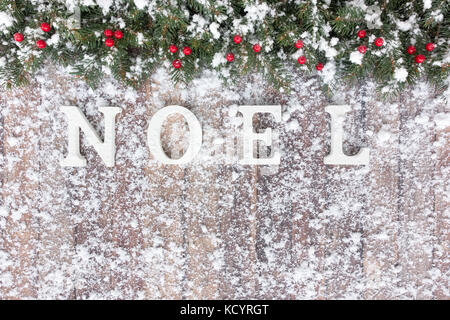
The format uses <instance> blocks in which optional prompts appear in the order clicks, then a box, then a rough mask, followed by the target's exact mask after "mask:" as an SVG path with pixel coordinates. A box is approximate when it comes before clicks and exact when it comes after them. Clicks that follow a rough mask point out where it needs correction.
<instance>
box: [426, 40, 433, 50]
mask: <svg viewBox="0 0 450 320" xmlns="http://www.w3.org/2000/svg"><path fill="white" fill-rule="evenodd" d="M425 49H427V51H433V50H434V43H431V42H428V43H427V44H426V45H425Z"/></svg>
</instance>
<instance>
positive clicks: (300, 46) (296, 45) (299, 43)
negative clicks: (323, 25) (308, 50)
mask: <svg viewBox="0 0 450 320" xmlns="http://www.w3.org/2000/svg"><path fill="white" fill-rule="evenodd" d="M294 45H295V47H296V48H297V49H301V48H302V47H303V41H302V40H297V41H295V44H294Z"/></svg>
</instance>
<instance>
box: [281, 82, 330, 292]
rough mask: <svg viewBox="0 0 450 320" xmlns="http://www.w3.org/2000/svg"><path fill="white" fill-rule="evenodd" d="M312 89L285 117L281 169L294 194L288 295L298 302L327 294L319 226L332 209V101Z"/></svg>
mask: <svg viewBox="0 0 450 320" xmlns="http://www.w3.org/2000/svg"><path fill="white" fill-rule="evenodd" d="M312 81H314V80H313V79H309V80H308V83H309V84H310V85H312V83H311V82H312ZM313 83H314V82H313ZM302 86H303V84H299V85H298V87H299V88H301V87H302ZM312 89H313V90H311V91H309V92H308V93H304V92H302V91H301V90H299V91H297V92H295V94H294V95H293V97H291V98H290V99H289V101H288V103H287V104H288V110H287V111H286V115H283V119H284V123H285V125H286V133H285V135H286V136H285V138H284V139H285V141H284V145H283V150H284V151H283V153H284V156H285V158H284V159H283V162H282V163H281V166H282V167H285V169H284V170H285V171H286V173H285V177H284V178H283V180H284V181H285V182H284V185H285V188H287V190H289V198H290V199H289V200H290V206H291V211H292V213H291V215H292V218H291V219H292V227H291V231H290V233H291V243H292V244H291V260H292V266H291V267H290V270H289V274H290V277H289V278H288V283H287V284H288V285H289V286H288V289H289V290H288V291H287V293H288V294H289V298H292V299H313V298H314V299H317V298H324V297H325V289H326V287H325V282H324V277H323V272H324V258H325V250H326V245H325V243H324V239H323V234H324V232H325V229H324V226H323V225H320V224H318V214H319V213H320V212H322V211H323V210H324V208H325V204H326V203H325V200H326V186H325V185H324V183H323V182H324V180H325V173H326V166H325V165H324V163H323V158H324V156H325V155H326V154H327V150H326V144H327V141H328V119H327V116H326V113H325V110H324V107H325V106H326V105H327V101H326V100H325V99H324V96H323V94H322V91H321V89H320V86H319V84H318V83H317V82H315V85H312ZM288 116H290V117H288ZM289 128H290V129H289Z"/></svg>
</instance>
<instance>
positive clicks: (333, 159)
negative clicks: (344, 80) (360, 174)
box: [323, 105, 370, 165]
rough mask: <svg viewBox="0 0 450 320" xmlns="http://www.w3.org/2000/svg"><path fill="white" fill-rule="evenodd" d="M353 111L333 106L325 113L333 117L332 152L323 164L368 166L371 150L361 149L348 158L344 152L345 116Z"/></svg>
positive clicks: (347, 107)
mask: <svg viewBox="0 0 450 320" xmlns="http://www.w3.org/2000/svg"><path fill="white" fill-rule="evenodd" d="M350 110H351V108H350V106H348V105H340V106H338V105H331V106H327V107H326V108H325V111H326V112H327V113H329V114H330V116H331V150H330V154H329V155H327V156H326V157H325V158H324V159H323V162H324V163H325V164H336V165H368V164H369V152H370V151H369V148H361V149H360V150H359V152H358V153H357V154H356V155H354V156H347V155H345V154H344V152H343V150H342V139H343V135H344V129H343V126H344V120H345V114H346V113H347V112H349V111H350Z"/></svg>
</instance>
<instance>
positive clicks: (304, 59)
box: [297, 56, 306, 64]
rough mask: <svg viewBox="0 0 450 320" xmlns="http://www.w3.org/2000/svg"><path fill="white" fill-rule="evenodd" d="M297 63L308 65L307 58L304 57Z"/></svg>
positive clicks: (299, 58)
mask: <svg viewBox="0 0 450 320" xmlns="http://www.w3.org/2000/svg"><path fill="white" fill-rule="evenodd" d="M297 61H298V63H300V64H305V63H306V58H305V57H304V56H301V57H298V59H297Z"/></svg>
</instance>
